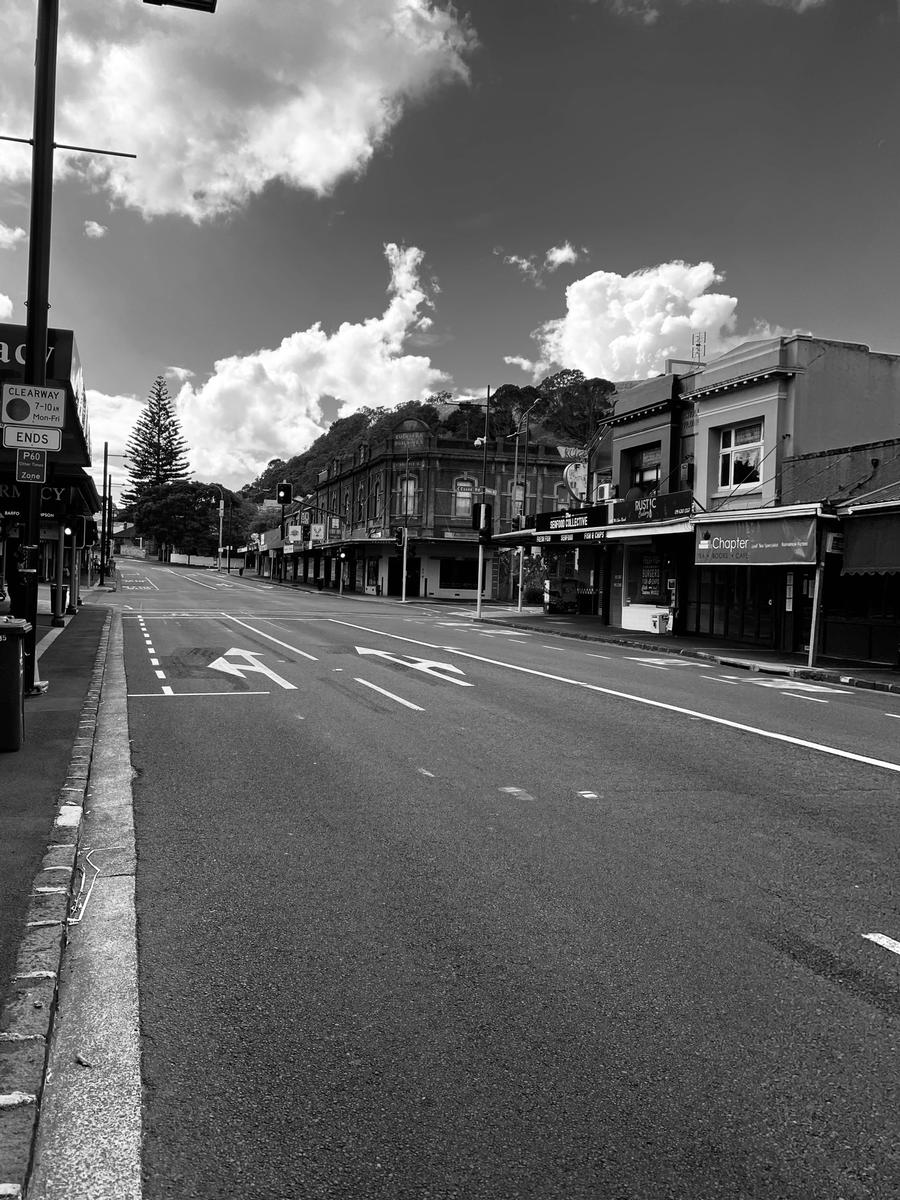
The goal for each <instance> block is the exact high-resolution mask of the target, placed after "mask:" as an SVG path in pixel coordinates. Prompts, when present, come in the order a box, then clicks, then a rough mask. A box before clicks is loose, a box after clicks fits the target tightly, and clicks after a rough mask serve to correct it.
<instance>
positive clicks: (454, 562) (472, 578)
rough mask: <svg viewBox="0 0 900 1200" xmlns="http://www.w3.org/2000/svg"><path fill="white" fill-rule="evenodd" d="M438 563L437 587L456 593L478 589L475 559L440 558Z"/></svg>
mask: <svg viewBox="0 0 900 1200" xmlns="http://www.w3.org/2000/svg"><path fill="white" fill-rule="evenodd" d="M440 562H441V568H440V575H439V583H438V586H439V587H441V588H452V589H454V590H456V591H459V590H461V589H462V588H472V589H475V588H477V587H478V559H477V558H442V559H441V560H440Z"/></svg>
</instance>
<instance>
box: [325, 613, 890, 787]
mask: <svg viewBox="0 0 900 1200" xmlns="http://www.w3.org/2000/svg"><path fill="white" fill-rule="evenodd" d="M330 620H331V621H332V622H333V624H335V625H344V626H346V627H347V628H348V629H357V630H359V631H361V632H362V633H371V634H374V635H375V636H376V637H385V638H390V639H391V640H392V641H396V642H409V643H410V644H412V645H414V646H425V647H426V648H427V649H429V650H444V651H445V652H449V653H452V654H458V655H459V656H460V657H461V658H469V659H472V660H473V661H474V662H481V663H486V664H487V665H488V666H492V667H502V668H503V669H505V670H507V671H517V672H518V673H519V674H521V675H534V676H537V677H538V678H539V679H549V680H551V681H552V682H554V683H567V684H569V685H570V686H571V687H578V688H582V689H583V690H585V691H588V692H598V693H599V694H600V695H603V696H613V697H615V698H616V699H618V700H631V701H632V702H633V703H634V704H643V705H644V706H645V707H647V708H658V709H661V710H662V711H664V712H673V713H679V714H681V715H682V716H685V717H692V718H694V719H695V720H700V721H708V722H709V723H710V724H711V725H722V726H724V727H726V728H727V729H736V730H738V731H739V732H741V733H750V734H753V735H754V736H756V737H763V738H771V740H772V741H775V742H784V743H786V744H787V745H789V746H800V747H802V748H803V749H804V750H814V751H815V752H816V753H818V754H831V755H833V756H834V757H835V758H846V759H849V760H850V761H851V762H858V763H864V764H865V765H866V766H870V767H879V768H881V769H882V770H884V771H895V772H896V773H897V774H898V775H900V763H895V762H888V761H887V760H886V759H881V758H870V757H869V756H868V755H865V754H854V753H853V751H851V750H841V749H839V748H838V747H836V746H826V745H823V744H822V743H820V742H810V741H808V740H807V739H806V738H798V737H791V736H790V734H787V733H776V732H774V731H773V730H770V729H760V728H758V727H757V726H755V725H745V724H744V723H743V722H741V721H729V720H728V719H727V718H726V717H717V716H714V715H713V714H712V713H704V712H700V711H698V710H697V709H693V708H682V707H681V706H680V705H678V704H667V703H666V702H665V701H664V700H652V699H650V698H649V697H647V696H635V695H633V694H632V693H631V692H620V691H618V690H617V689H616V688H608V687H602V686H601V685H600V684H598V683H586V682H585V681H584V680H581V679H570V678H569V677H568V676H565V675H552V674H551V673H550V672H549V671H539V670H538V669H537V668H536V667H523V666H520V665H519V664H518V663H508V662H501V661H500V660H499V659H496V658H485V657H484V655H481V654H474V653H472V652H471V651H468V650H451V648H450V647H449V646H437V645H435V644H434V643H432V642H424V641H419V640H418V639H417V638H409V637H403V635H402V634H399V633H386V632H384V630H381V629H370V628H369V627H368V626H366V625H356V624H354V622H352V621H341V620H339V619H338V618H337V617H331V618H330Z"/></svg>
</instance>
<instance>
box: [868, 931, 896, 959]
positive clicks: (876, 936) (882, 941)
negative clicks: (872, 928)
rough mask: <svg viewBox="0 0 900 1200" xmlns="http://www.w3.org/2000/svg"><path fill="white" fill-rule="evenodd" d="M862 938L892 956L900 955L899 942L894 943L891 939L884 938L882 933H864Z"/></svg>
mask: <svg viewBox="0 0 900 1200" xmlns="http://www.w3.org/2000/svg"><path fill="white" fill-rule="evenodd" d="M863 937H864V938H867V939H868V940H869V941H870V942H875V943H876V944H877V945H879V946H884V948H885V950H890V951H892V952H893V953H894V954H900V942H895V941H894V939H893V938H889V937H885V935H884V934H883V933H864V934H863Z"/></svg>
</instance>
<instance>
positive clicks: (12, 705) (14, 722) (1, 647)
mask: <svg viewBox="0 0 900 1200" xmlns="http://www.w3.org/2000/svg"><path fill="white" fill-rule="evenodd" d="M30 632H31V626H30V625H29V623H28V622H27V621H20V620H16V619H15V618H12V617H7V618H0V750H21V749H22V743H23V742H24V740H25V668H24V660H25V635H26V633H30Z"/></svg>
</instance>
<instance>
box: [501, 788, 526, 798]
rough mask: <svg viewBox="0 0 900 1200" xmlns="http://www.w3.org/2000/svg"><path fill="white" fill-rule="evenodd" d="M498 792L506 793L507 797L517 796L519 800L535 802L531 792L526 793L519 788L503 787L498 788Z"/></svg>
mask: <svg viewBox="0 0 900 1200" xmlns="http://www.w3.org/2000/svg"><path fill="white" fill-rule="evenodd" d="M497 791H498V792H505V793H506V794H507V796H515V798H516V799H517V800H533V799H534V796H532V794H531V792H526V791H525V789H524V788H519V787H502V788H497Z"/></svg>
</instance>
